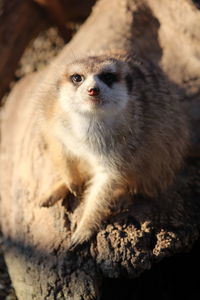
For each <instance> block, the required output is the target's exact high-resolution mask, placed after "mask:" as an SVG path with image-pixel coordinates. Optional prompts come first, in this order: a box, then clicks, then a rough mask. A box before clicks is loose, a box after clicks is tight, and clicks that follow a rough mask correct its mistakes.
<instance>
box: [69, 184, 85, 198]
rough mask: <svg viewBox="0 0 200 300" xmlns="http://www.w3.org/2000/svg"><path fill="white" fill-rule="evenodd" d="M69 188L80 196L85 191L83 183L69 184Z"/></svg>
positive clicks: (76, 195)
mask: <svg viewBox="0 0 200 300" xmlns="http://www.w3.org/2000/svg"><path fill="white" fill-rule="evenodd" d="M68 188H69V191H70V192H71V193H72V194H73V195H74V196H75V197H80V196H81V194H82V192H83V184H74V183H72V184H68Z"/></svg>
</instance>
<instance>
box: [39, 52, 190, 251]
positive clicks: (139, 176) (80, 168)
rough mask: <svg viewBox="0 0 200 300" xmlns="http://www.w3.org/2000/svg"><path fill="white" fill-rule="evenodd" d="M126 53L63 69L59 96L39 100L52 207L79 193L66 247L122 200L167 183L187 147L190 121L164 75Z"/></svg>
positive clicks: (92, 229)
mask: <svg viewBox="0 0 200 300" xmlns="http://www.w3.org/2000/svg"><path fill="white" fill-rule="evenodd" d="M150 69H151V68H149V67H148V66H146V65H145V64H144V63H141V62H138V61H137V60H135V59H133V58H128V57H126V56H123V55H122V56H120V55H119V56H117V55H116V56H110V55H100V56H89V57H85V58H83V59H77V60H76V61H73V62H71V63H69V64H68V65H67V66H66V69H65V71H64V72H63V74H62V77H61V78H59V80H58V84H57V97H54V98H50V99H49V100H48V101H47V100H46V101H43V102H42V103H40V105H41V120H42V122H41V124H42V128H43V129H42V130H43V136H44V139H45V141H46V143H47V145H48V151H49V153H50V156H51V159H52V160H53V161H54V164H55V167H56V168H57V170H59V173H60V176H61V182H60V183H59V184H58V185H57V186H56V187H55V188H54V193H53V194H52V195H49V196H47V197H45V199H44V200H43V202H42V205H43V206H46V207H48V206H51V205H53V204H54V203H55V202H56V201H58V200H59V199H63V197H65V195H66V193H67V190H69V191H71V192H72V193H74V194H75V195H78V194H79V193H80V190H81V187H83V186H84V187H85V188H84V192H83V193H82V195H83V200H82V204H81V207H82V208H81V210H80V212H79V213H78V215H77V216H76V217H74V221H73V223H74V224H72V227H73V228H74V232H73V234H72V237H71V244H72V245H73V246H74V245H77V244H81V243H83V242H84V241H87V240H89V239H90V237H91V236H92V235H93V234H94V233H95V232H96V231H97V229H98V228H99V227H100V225H101V224H102V221H103V220H105V219H106V217H107V216H108V214H109V213H108V212H109V208H110V207H112V205H113V203H116V202H117V201H120V200H119V199H121V197H120V196H121V195H123V194H125V195H126V194H127V193H140V194H142V195H146V196H148V197H154V196H156V195H157V194H158V193H160V192H162V191H164V190H165V189H166V188H167V187H168V186H169V185H171V184H172V182H173V179H174V176H175V173H176V172H177V170H178V169H179V168H180V167H181V165H182V162H183V157H184V155H185V153H186V150H187V144H188V129H187V122H186V118H185V116H184V113H183V112H182V109H181V107H180V103H179V98H178V96H177V95H176V93H175V92H174V90H173V88H172V87H171V86H170V84H169V83H168V81H167V80H166V78H165V77H164V75H162V74H161V73H159V72H157V71H155V70H150Z"/></svg>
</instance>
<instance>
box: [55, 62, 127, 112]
mask: <svg viewBox="0 0 200 300" xmlns="http://www.w3.org/2000/svg"><path fill="white" fill-rule="evenodd" d="M131 87H132V78H131V76H130V71H129V67H128V64H127V63H126V62H122V61H120V60H117V59H114V58H105V57H87V58H85V59H82V60H78V61H76V62H74V63H72V64H70V65H69V66H68V70H67V73H66V74H65V75H64V77H63V79H62V80H61V82H60V84H59V91H60V97H59V101H60V104H61V106H62V108H63V109H64V110H65V111H75V112H78V113H81V114H85V115H88V114H89V115H94V114H96V115H113V116H115V115H116V114H119V113H120V112H122V111H123V109H124V108H125V107H126V105H127V102H128V101H129V98H130V93H131Z"/></svg>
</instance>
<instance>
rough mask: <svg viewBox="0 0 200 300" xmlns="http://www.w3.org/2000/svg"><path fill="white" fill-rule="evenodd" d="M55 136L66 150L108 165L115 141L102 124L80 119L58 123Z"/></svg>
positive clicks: (114, 149)
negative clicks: (71, 122) (73, 121)
mask: <svg viewBox="0 0 200 300" xmlns="http://www.w3.org/2000/svg"><path fill="white" fill-rule="evenodd" d="M56 136H57V137H58V139H59V140H60V141H61V142H62V144H63V145H64V147H65V148H66V151H69V152H70V153H71V154H73V155H75V156H76V157H79V158H82V159H84V160H86V161H88V160H89V161H91V162H92V163H94V164H104V165H109V164H110V163H111V160H113V151H116V147H115V145H114V144H115V142H114V139H113V137H112V136H111V134H110V133H109V130H108V129H105V126H103V125H102V124H96V123H94V122H84V121H82V122H81V121H80V120H79V122H76V123H75V124H74V123H73V124H69V123H67V124H63V123H62V124H58V126H57V128H56Z"/></svg>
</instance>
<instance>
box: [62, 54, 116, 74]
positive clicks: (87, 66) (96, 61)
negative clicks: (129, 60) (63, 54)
mask: <svg viewBox="0 0 200 300" xmlns="http://www.w3.org/2000/svg"><path fill="white" fill-rule="evenodd" d="M120 65H121V64H120V62H119V61H117V60H116V59H104V58H99V57H89V58H85V59H81V60H77V61H75V62H73V63H71V64H70V65H69V68H68V72H70V73H75V72H77V73H101V72H118V71H119V67H120Z"/></svg>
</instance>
